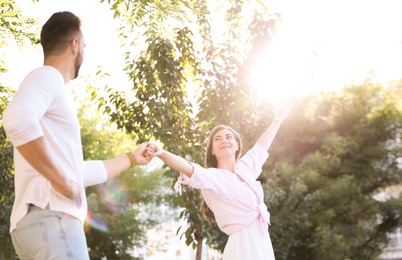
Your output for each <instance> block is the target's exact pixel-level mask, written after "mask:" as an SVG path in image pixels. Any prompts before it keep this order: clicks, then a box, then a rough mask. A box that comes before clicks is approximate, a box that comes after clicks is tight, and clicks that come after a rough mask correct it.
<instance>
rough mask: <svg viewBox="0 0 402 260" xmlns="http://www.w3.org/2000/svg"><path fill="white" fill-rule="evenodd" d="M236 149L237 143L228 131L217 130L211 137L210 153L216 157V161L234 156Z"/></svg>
mask: <svg viewBox="0 0 402 260" xmlns="http://www.w3.org/2000/svg"><path fill="white" fill-rule="evenodd" d="M237 149H238V143H237V141H236V139H235V137H234V135H233V133H232V132H231V131H230V130H229V129H222V130H219V131H218V132H217V133H216V134H215V135H214V136H213V137H212V150H211V153H212V155H214V156H215V157H216V159H220V158H223V157H227V156H230V157H232V156H235V154H236V151H237Z"/></svg>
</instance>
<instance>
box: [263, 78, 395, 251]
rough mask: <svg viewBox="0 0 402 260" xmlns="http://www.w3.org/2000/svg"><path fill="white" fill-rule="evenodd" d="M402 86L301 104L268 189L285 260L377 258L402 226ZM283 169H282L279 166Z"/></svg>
mask: <svg viewBox="0 0 402 260" xmlns="http://www.w3.org/2000/svg"><path fill="white" fill-rule="evenodd" d="M401 86H402V85H401V82H399V83H397V84H394V85H391V86H390V87H388V88H383V87H382V86H380V85H378V84H374V83H371V82H370V81H369V80H368V81H367V82H365V83H364V84H362V85H350V86H346V87H345V88H344V89H343V90H342V91H339V92H336V93H327V94H325V95H323V96H316V97H308V98H305V99H303V100H301V101H300V102H298V103H297V104H296V106H295V107H294V109H293V110H292V113H291V117H290V118H289V119H288V120H287V122H286V124H285V126H284V129H282V130H281V132H280V140H279V141H278V143H281V147H278V146H274V147H273V150H272V152H271V159H270V163H269V164H268V167H269V168H271V169H274V171H273V172H272V173H271V174H270V180H269V181H268V182H267V183H266V185H265V189H266V202H267V205H269V209H270V212H271V220H272V223H273V224H272V227H271V228H270V234H271V237H272V241H273V244H274V250H275V254H276V257H277V259H300V256H303V258H306V259H376V258H377V257H378V255H379V254H380V253H381V249H382V248H383V246H384V245H386V244H387V241H388V238H387V234H388V233H391V232H393V231H394V230H395V229H396V228H397V227H399V226H400V224H401V218H400V213H401V212H402V202H401V201H400V200H399V199H390V200H387V201H378V200H376V199H375V196H374V195H375V194H376V193H378V192H379V190H381V189H384V188H385V187H388V186H393V185H396V184H399V183H400V182H401V180H402V169H401V168H400V164H399V163H398V158H400V157H401V152H402V150H401V147H400V146H398V145H397V144H398V143H399V142H400V141H399V140H400V135H401V126H402V125H401V123H402V116H401V110H400V100H401V96H400V93H401V91H400V90H401ZM274 163H276V165H274Z"/></svg>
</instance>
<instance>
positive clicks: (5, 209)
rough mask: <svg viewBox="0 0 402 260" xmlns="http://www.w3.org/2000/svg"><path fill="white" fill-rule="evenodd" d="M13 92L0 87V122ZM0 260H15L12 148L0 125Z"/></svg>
mask: <svg viewBox="0 0 402 260" xmlns="http://www.w3.org/2000/svg"><path fill="white" fill-rule="evenodd" d="M12 94H13V91H12V90H11V89H9V88H6V87H4V86H2V85H0V121H1V119H2V117H3V112H4V110H5V107H6V105H7V103H8V100H9V98H10V96H11V95H12ZM0 154H1V160H0V183H1V187H2V188H1V189H0V208H1V211H0V236H1V237H3V239H1V240H0V249H1V250H0V259H17V258H16V255H15V251H14V248H13V246H12V243H11V237H10V235H9V232H10V231H9V229H10V214H11V209H12V206H13V202H14V162H13V147H12V145H11V143H10V141H9V140H8V139H7V137H6V134H5V131H4V128H3V127H2V125H1V124H0Z"/></svg>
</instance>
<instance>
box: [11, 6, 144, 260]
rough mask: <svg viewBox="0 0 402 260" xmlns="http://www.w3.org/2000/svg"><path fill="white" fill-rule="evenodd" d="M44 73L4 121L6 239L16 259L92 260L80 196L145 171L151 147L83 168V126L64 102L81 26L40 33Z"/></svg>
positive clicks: (80, 50)
mask: <svg viewBox="0 0 402 260" xmlns="http://www.w3.org/2000/svg"><path fill="white" fill-rule="evenodd" d="M41 44H42V47H43V52H44V66H42V67H40V68H37V69H35V70H33V71H32V72H31V73H29V74H28V75H27V76H26V77H25V79H24V80H23V81H22V83H21V85H20V87H19V89H18V91H17V92H16V93H15V96H14V98H13V99H12V100H11V102H10V103H9V105H8V106H7V109H6V111H5V113H4V117H3V127H4V129H5V130H6V133H7V136H8V137H9V139H10V140H11V142H12V143H13V145H14V164H15V201H14V205H13V210H12V213H11V225H10V233H11V237H12V241H13V245H14V248H15V250H16V252H17V254H18V256H19V257H20V259H56V258H57V259H89V255H88V250H87V244H86V239H85V234H84V231H83V223H84V219H85V217H86V213H87V202H86V196H85V190H84V188H85V187H86V186H89V185H95V184H99V183H102V182H105V181H107V180H108V179H110V178H113V177H114V176H116V175H118V174H120V173H121V172H123V171H126V170H127V169H129V168H130V167H132V166H135V165H143V164H147V163H148V162H149V161H150V160H151V159H152V156H151V155H150V151H149V149H151V148H150V147H149V144H148V143H144V144H142V145H140V146H139V147H138V148H137V149H136V150H134V151H133V152H129V153H127V154H124V155H121V156H119V157H116V158H114V159H111V160H105V161H83V153H82V147H81V137H80V126H79V122H78V118H77V115H76V114H75V113H74V110H73V109H72V107H71V106H70V103H69V101H68V100H69V99H68V98H67V96H66V91H65V87H66V84H67V83H68V82H69V81H70V80H72V79H75V78H76V77H77V75H78V72H79V69H80V66H81V63H82V61H83V58H84V47H85V42H84V37H83V34H82V31H81V21H80V19H79V18H78V17H77V16H75V15H74V14H72V13H70V12H59V13H55V14H53V15H52V16H51V17H50V19H49V20H48V21H47V22H46V23H45V25H44V26H43V28H42V32H41Z"/></svg>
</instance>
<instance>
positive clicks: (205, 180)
mask: <svg viewBox="0 0 402 260" xmlns="http://www.w3.org/2000/svg"><path fill="white" fill-rule="evenodd" d="M190 164H191V165H192V166H193V167H194V172H193V175H192V176H191V177H188V176H187V175H185V174H183V173H180V176H179V178H178V179H177V182H176V184H175V190H176V191H178V192H180V194H181V190H182V189H181V185H182V184H185V185H189V186H191V187H193V188H195V189H214V188H215V187H216V180H217V178H219V175H217V174H216V172H214V170H216V169H215V168H209V169H205V168H203V167H201V166H200V165H199V164H196V163H190Z"/></svg>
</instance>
